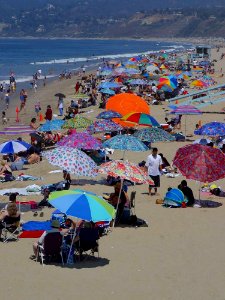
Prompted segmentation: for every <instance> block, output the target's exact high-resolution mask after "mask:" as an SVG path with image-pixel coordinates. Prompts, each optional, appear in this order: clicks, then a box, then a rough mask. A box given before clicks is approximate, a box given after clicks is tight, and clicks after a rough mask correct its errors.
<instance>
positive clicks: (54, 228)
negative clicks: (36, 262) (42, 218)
mask: <svg viewBox="0 0 225 300" xmlns="http://www.w3.org/2000/svg"><path fill="white" fill-rule="evenodd" d="M51 227H52V228H51V230H46V231H45V232H44V233H43V234H42V235H41V237H40V238H39V239H38V241H37V242H34V244H33V251H34V255H32V256H31V257H30V259H35V258H37V255H38V246H39V245H43V243H44V239H45V237H46V235H47V234H51V233H53V232H59V228H60V223H59V221H58V220H52V222H51ZM61 234H63V233H61Z"/></svg>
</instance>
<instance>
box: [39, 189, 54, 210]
mask: <svg viewBox="0 0 225 300" xmlns="http://www.w3.org/2000/svg"><path fill="white" fill-rule="evenodd" d="M43 194H44V198H43V200H41V201H40V202H39V203H38V207H43V206H47V207H50V208H51V207H52V205H51V204H50V203H49V202H48V198H49V195H50V191H49V190H48V189H45V190H44V191H43Z"/></svg>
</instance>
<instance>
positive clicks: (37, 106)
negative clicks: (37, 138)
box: [34, 101, 41, 116]
mask: <svg viewBox="0 0 225 300" xmlns="http://www.w3.org/2000/svg"><path fill="white" fill-rule="evenodd" d="M34 110H35V113H36V114H37V116H38V115H39V112H40V111H41V104H40V102H39V101H38V102H36V103H35V104H34Z"/></svg>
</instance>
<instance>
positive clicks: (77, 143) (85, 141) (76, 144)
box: [57, 132, 102, 150]
mask: <svg viewBox="0 0 225 300" xmlns="http://www.w3.org/2000/svg"><path fill="white" fill-rule="evenodd" d="M101 145H102V143H101V142H100V141H99V140H97V139H96V138H95V137H93V136H92V135H90V134H88V133H87V132H77V133H73V134H71V135H68V136H67V137H64V138H63V139H62V140H61V141H59V142H58V143H57V146H63V147H71V148H77V149H85V150H98V149H100V148H101Z"/></svg>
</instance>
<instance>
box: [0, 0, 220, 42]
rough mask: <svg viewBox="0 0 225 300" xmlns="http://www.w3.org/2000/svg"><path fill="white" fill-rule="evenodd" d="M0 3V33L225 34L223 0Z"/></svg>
mask: <svg viewBox="0 0 225 300" xmlns="http://www.w3.org/2000/svg"><path fill="white" fill-rule="evenodd" d="M187 2H188V3H187ZM196 3H197V4H196ZM203 5H204V8H202V7H203ZM0 7H1V16H0V36H1V37H8V36H14V37H24V36H32V37H79V38H82V37H83V38H121V37H130V38H148V37H198V36H203V37H223V36H225V26H224V25H225V21H224V20H225V0H208V1H203V0H198V1H194V0H189V1H177V0H164V1H161V2H157V1H154V0H148V1H146V0H120V1H119V0H87V1H85V0H64V1H61V0H50V2H48V1H47V0H35V1H34V0H30V1H27V0H17V1H16V2H15V1H14V0H8V1H7V2H6V1H5V0H0Z"/></svg>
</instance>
